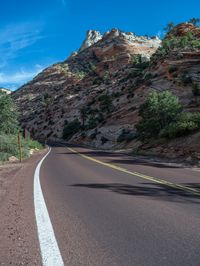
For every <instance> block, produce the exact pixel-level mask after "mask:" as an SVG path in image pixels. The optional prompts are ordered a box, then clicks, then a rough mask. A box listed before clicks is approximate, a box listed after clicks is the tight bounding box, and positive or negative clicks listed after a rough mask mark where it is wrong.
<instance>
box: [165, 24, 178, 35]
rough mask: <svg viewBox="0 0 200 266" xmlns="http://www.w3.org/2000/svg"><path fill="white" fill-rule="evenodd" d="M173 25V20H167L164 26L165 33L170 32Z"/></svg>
mask: <svg viewBox="0 0 200 266" xmlns="http://www.w3.org/2000/svg"><path fill="white" fill-rule="evenodd" d="M174 27H175V25H174V23H173V22H169V23H168V24H167V26H166V27H165V28H164V31H166V32H167V33H169V32H171V31H172V30H173V29H174Z"/></svg>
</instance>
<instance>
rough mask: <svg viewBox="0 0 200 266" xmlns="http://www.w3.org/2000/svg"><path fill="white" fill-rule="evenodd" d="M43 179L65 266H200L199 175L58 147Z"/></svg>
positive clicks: (43, 168) (118, 156)
mask: <svg viewBox="0 0 200 266" xmlns="http://www.w3.org/2000/svg"><path fill="white" fill-rule="evenodd" d="M40 181H41V187H42V191H43V195H44V198H45V202H46V205H47V208H48V212H49V216H50V218H51V222H52V225H53V229H54V233H55V237H56V240H57V243H58V246H59V249H60V253H61V256H62V259H63V261H64V264H65V265H70V266H75V265H76V266H77V265H87V266H89V265H91V266H104V265H105V266H108V265H118V266H129V265H130V266H132V265H136V266H137V265H139V266H143V265H147V266H151V265H152V266H154V265H155V266H156V265H158V266H160V265H162V266H165V265H166V266H167V265H169V266H179V265H180V266H184V265H185V266H190V265H191V266H193V265H194V266H199V265H200V252H199V251H200V230H199V228H200V182H199V181H200V172H198V171H197V170H192V169H184V168H179V167H175V166H169V165H160V164H156V163H150V162H146V161H145V160H139V159H136V158H132V157H129V156H126V155H121V154H113V153H106V152H101V151H93V150H89V149H86V148H81V147H70V148H69V149H68V148H66V147H62V146H61V145H60V147H58V146H55V147H53V148H52V150H51V152H50V154H49V155H48V157H47V158H46V159H45V161H44V162H43V164H42V166H41V171H40ZM176 184H178V186H177V185H176Z"/></svg>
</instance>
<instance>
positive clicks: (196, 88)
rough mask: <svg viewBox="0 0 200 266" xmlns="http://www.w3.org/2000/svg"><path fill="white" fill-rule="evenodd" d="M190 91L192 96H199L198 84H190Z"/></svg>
mask: <svg viewBox="0 0 200 266" xmlns="http://www.w3.org/2000/svg"><path fill="white" fill-rule="evenodd" d="M192 93H193V95H194V96H200V88H199V86H198V84H196V83H195V84H192Z"/></svg>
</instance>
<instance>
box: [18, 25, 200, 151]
mask: <svg viewBox="0 0 200 266" xmlns="http://www.w3.org/2000/svg"><path fill="white" fill-rule="evenodd" d="M188 32H192V33H193V34H195V36H199V33H200V30H199V28H197V27H195V26H193V25H192V24H187V23H186V24H185V23H184V24H180V25H178V26H177V27H176V28H175V29H174V32H173V36H176V37H177V38H178V36H184V35H186V34H187V33H188ZM167 38H168V39H170V38H172V34H171V35H170V34H168V36H167ZM160 46H161V40H159V39H158V38H157V37H152V38H149V37H146V36H136V35H135V34H133V33H125V32H121V31H119V30H117V29H113V30H111V31H110V32H107V33H105V34H104V35H103V36H101V35H100V33H98V32H96V31H89V32H88V33H87V38H86V40H85V41H84V42H83V45H82V46H81V48H80V50H79V51H78V52H75V53H73V54H72V55H71V57H70V58H68V59H67V60H66V61H65V62H63V63H59V64H55V65H53V66H51V67H49V68H47V69H45V70H44V71H43V72H42V73H40V74H39V75H38V76H37V77H35V78H34V79H33V80H32V81H31V82H29V83H28V84H26V85H24V86H23V87H21V88H20V89H19V90H17V91H16V92H15V93H14V96H13V97H14V98H15V100H16V102H17V103H18V105H19V106H20V109H21V112H22V118H21V122H22V125H23V126H24V127H26V128H27V129H28V130H30V132H31V133H32V135H33V136H34V137H35V138H40V139H44V138H46V137H47V138H49V139H57V138H61V137H62V133H63V128H64V125H65V124H66V123H69V122H70V121H73V120H74V119H76V118H77V119H78V120H79V121H81V123H82V124H84V127H85V130H81V131H80V132H79V133H77V134H76V135H74V136H73V138H72V141H75V142H77V143H85V144H90V145H93V146H96V147H105V148H111V147H112V148H113V147H118V148H120V147H138V146H139V145H141V143H140V142H138V141H130V142H127V141H119V136H121V135H122V133H123V134H124V133H125V134H126V133H130V134H134V132H135V125H136V123H137V122H138V120H139V115H138V109H139V107H140V106H141V104H142V103H143V102H144V101H145V99H146V97H147V95H148V94H149V92H150V91H152V90H156V91H162V90H166V89H169V90H171V91H172V92H173V93H174V94H175V95H177V96H179V97H180V100H181V102H182V104H183V106H184V108H185V110H188V111H200V97H199V96H194V95H193V93H192V87H193V86H194V84H195V86H197V87H198V86H200V72H199V71H200V47H199V48H198V47H195V48H194V47H185V48H181V49H180V48H178V47H177V48H176V47H175V48H173V49H171V50H170V52H168V53H163V49H162V48H159V47H160ZM152 55H153V56H152ZM150 58H151V61H150V63H148V62H149V60H150ZM196 134H197V135H194V136H192V137H191V136H190V137H186V139H185V141H184V143H190V144H188V145H186V148H185V149H184V147H183V145H182V141H181V139H178V140H176V144H174V140H173V141H171V142H167V143H166V142H164V143H159V145H158V144H153V145H149V144H148V145H146V146H145V145H142V147H143V149H148V150H149V149H151V150H152V151H159V152H161V153H162V152H169V151H171V152H172V153H173V152H174V150H173V148H174V149H175V148H176V149H177V151H176V153H179V154H180V155H183V154H184V153H185V150H187V152H188V154H191V153H198V151H200V146H199V144H195V143H196V140H197V139H198V138H199V135H198V133H196ZM193 140H194V141H193ZM179 142H180V145H179ZM188 146H189V147H190V148H191V149H190V150H189V151H188Z"/></svg>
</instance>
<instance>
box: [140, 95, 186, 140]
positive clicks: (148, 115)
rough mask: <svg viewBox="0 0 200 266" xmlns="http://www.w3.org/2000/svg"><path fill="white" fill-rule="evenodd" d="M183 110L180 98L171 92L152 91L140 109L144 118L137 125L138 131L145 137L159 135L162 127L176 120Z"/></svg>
mask: <svg viewBox="0 0 200 266" xmlns="http://www.w3.org/2000/svg"><path fill="white" fill-rule="evenodd" d="M181 111H182V106H181V104H180V103H179V99H178V98H177V97H176V96H174V95H173V94H172V93H171V92H169V91H163V92H160V93H158V92H152V93H150V95H149V97H148V99H147V101H146V102H145V103H144V104H143V105H142V106H141V108H140V111H139V115H140V116H141V117H142V119H141V121H140V122H139V123H138V125H137V130H138V133H139V134H140V136H141V138H143V139H145V138H151V137H158V136H159V133H160V131H161V130H162V129H164V128H165V127H166V126H167V125H169V124H170V123H171V122H173V121H176V118H177V116H178V114H180V113H181Z"/></svg>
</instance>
